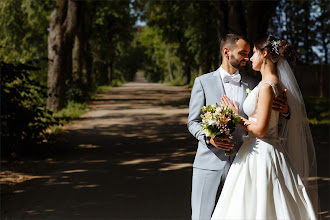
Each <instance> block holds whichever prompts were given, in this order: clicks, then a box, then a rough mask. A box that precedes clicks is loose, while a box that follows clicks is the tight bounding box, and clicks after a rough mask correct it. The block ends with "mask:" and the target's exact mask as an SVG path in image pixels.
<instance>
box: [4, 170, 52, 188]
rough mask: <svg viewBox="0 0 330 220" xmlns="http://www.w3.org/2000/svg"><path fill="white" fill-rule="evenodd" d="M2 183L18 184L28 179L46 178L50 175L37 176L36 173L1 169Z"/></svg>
mask: <svg viewBox="0 0 330 220" xmlns="http://www.w3.org/2000/svg"><path fill="white" fill-rule="evenodd" d="M0 177H1V178H0V183H1V184H8V185H12V184H17V183H23V182H25V181H28V180H33V179H45V178H49V177H50V176H35V175H29V174H24V173H17V172H13V171H1V172H0Z"/></svg>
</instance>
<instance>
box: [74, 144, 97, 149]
mask: <svg viewBox="0 0 330 220" xmlns="http://www.w3.org/2000/svg"><path fill="white" fill-rule="evenodd" d="M78 147H81V148H89V149H95V148H99V147H100V146H97V145H95V144H79V145H78Z"/></svg>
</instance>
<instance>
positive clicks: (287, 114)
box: [281, 108, 291, 118]
mask: <svg viewBox="0 0 330 220" xmlns="http://www.w3.org/2000/svg"><path fill="white" fill-rule="evenodd" d="M281 114H282V115H283V116H284V117H285V118H287V117H288V116H289V115H290V114H291V110H290V108H289V111H288V113H281Z"/></svg>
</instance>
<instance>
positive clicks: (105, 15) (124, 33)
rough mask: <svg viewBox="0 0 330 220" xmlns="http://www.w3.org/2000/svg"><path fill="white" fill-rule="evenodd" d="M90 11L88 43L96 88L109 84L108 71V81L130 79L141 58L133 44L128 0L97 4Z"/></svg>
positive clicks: (133, 31) (132, 21)
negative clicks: (90, 20)
mask: <svg viewBox="0 0 330 220" xmlns="http://www.w3.org/2000/svg"><path fill="white" fill-rule="evenodd" d="M93 10H94V11H95V13H94V16H93V21H92V30H91V32H92V35H91V40H90V42H91V50H92V53H93V55H94V56H93V59H94V64H95V66H94V70H95V74H96V77H95V78H96V81H97V85H100V84H103V83H109V79H108V78H107V73H108V71H109V68H110V70H111V74H112V79H115V78H117V79H120V78H121V77H124V78H125V80H133V79H134V76H135V73H136V72H137V69H138V66H139V59H141V57H142V56H141V54H140V51H139V48H138V47H137V45H136V44H135V42H136V40H135V41H134V35H135V34H136V30H135V29H134V28H133V25H134V23H135V21H136V17H135V16H134V15H132V14H131V8H130V1H128V0H124V1H97V2H96V3H95V4H94V9H93Z"/></svg>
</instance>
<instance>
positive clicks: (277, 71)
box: [188, 34, 317, 220]
mask: <svg viewBox="0 0 330 220" xmlns="http://www.w3.org/2000/svg"><path fill="white" fill-rule="evenodd" d="M220 47H221V53H222V54H221V55H222V65H221V66H220V68H219V69H217V70H216V71H214V72H211V73H208V74H205V75H202V76H200V77H197V78H196V79H195V83H194V86H193V89H192V92H191V99H190V103H189V117H188V129H189V131H190V133H191V134H192V135H193V136H194V137H196V139H198V149H197V153H196V156H195V161H194V164H193V177H192V195H191V206H192V219H201V220H204V219H205V220H207V219H211V218H212V219H316V218H317V217H316V214H315V211H314V210H317V190H314V191H312V190H311V191H310V190H307V185H308V181H307V178H308V177H310V176H313V175H316V159H315V158H316V157H315V150H314V145H313V140H312V136H311V132H310V128H309V124H308V120H307V115H306V110H305V106H304V102H303V99H302V95H301V92H300V89H299V86H298V84H297V81H296V79H295V77H294V74H293V72H292V69H291V66H290V64H292V63H294V61H295V59H296V53H295V51H294V48H293V47H292V46H291V45H290V44H289V43H288V42H287V41H285V40H279V39H277V38H275V37H272V36H269V37H267V38H265V39H262V40H260V41H258V42H255V44H254V48H253V56H252V57H251V59H250V61H251V62H252V68H253V69H254V70H255V71H260V73H261V75H262V79H261V81H260V82H259V83H257V82H255V80H254V79H252V78H249V77H243V76H241V75H240V73H239V69H240V68H241V67H243V66H245V65H246V63H247V62H249V56H248V55H249V52H250V43H249V42H248V40H247V39H246V38H245V37H243V36H240V35H237V34H228V35H226V36H225V38H224V39H223V40H222V41H221V45H220ZM289 63H290V64H289ZM249 89H251V90H252V91H251V92H250V93H249V94H247V91H248V90H249ZM219 102H221V104H222V105H225V106H228V107H229V108H231V109H233V111H234V112H235V113H236V114H238V115H240V116H241V122H240V124H239V126H238V127H237V128H236V130H235V131H234V132H233V134H232V136H233V139H232V140H231V141H229V139H228V138H214V139H212V138H206V137H205V135H204V132H203V131H202V125H200V124H199V123H200V122H201V120H202V119H201V117H200V115H201V108H202V107H203V106H205V105H213V104H216V103H219ZM247 118H248V119H247ZM228 150H233V151H234V153H233V154H232V155H231V156H229V157H227V156H226V155H225V151H228ZM225 180H226V181H225ZM222 184H223V187H222V191H221V194H220V197H219V199H218V201H217V204H216V197H217V192H218V189H219V186H220V185H222ZM307 191H308V192H307ZM315 201H316V202H315Z"/></svg>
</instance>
